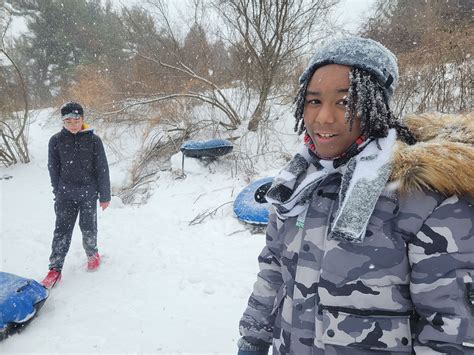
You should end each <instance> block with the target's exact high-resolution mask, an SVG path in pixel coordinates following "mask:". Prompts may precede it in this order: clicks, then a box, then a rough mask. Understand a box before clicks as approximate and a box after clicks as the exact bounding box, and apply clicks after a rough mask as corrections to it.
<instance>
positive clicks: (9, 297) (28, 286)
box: [0, 272, 48, 340]
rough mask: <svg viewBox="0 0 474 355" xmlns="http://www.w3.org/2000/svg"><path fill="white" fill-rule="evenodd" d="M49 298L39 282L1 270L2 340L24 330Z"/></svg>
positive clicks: (0, 314)
mask: <svg viewBox="0 0 474 355" xmlns="http://www.w3.org/2000/svg"><path fill="white" fill-rule="evenodd" d="M47 298H48V291H47V290H46V289H45V288H44V287H43V286H41V285H40V284H39V283H38V282H36V281H34V280H30V279H25V278H23V277H20V276H16V275H13V274H8V273H6V272H0V340H3V339H5V338H7V337H8V336H9V335H11V334H14V333H17V332H20V331H21V330H23V328H24V327H26V326H27V325H28V324H29V323H30V322H31V321H32V320H33V318H34V317H35V316H36V315H37V312H38V310H39V309H40V308H41V307H42V306H43V304H44V302H45V301H46V299H47Z"/></svg>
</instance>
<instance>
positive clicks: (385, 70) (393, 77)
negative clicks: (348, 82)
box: [299, 36, 398, 99]
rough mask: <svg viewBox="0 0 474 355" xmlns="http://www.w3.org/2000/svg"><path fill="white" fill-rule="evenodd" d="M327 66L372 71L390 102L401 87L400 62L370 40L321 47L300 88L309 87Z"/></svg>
mask: <svg viewBox="0 0 474 355" xmlns="http://www.w3.org/2000/svg"><path fill="white" fill-rule="evenodd" d="M327 64H341V65H347V66H350V67H357V68H360V69H363V70H366V71H368V72H369V73H371V74H372V75H374V77H375V78H376V79H377V81H378V83H379V85H380V86H381V87H383V89H384V93H385V95H386V96H387V99H390V97H391V96H392V94H393V91H394V90H395V87H396V86H397V83H398V66H397V58H396V57H395V55H394V54H393V53H392V52H391V51H390V50H388V49H387V48H385V47H384V46H383V45H382V44H380V43H379V42H377V41H374V40H372V39H369V38H362V37H354V36H350V37H343V38H338V39H332V40H330V41H328V42H326V43H325V44H324V45H322V46H320V47H318V49H317V50H316V53H314V55H313V57H312V58H311V60H310V62H309V65H308V66H307V67H306V69H305V70H304V72H303V74H302V75H301V76H300V80H299V81H300V84H304V83H306V82H307V81H308V80H309V79H310V78H311V76H312V75H313V73H314V72H315V70H316V69H318V68H319V67H322V66H324V65H327Z"/></svg>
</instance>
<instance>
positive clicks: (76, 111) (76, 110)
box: [61, 101, 84, 120]
mask: <svg viewBox="0 0 474 355" xmlns="http://www.w3.org/2000/svg"><path fill="white" fill-rule="evenodd" d="M61 116H62V118H63V120H65V119H66V118H76V119H77V118H81V117H82V116H84V109H83V108H82V106H81V105H80V104H78V103H77V102H72V101H71V102H67V103H65V104H64V105H63V107H61Z"/></svg>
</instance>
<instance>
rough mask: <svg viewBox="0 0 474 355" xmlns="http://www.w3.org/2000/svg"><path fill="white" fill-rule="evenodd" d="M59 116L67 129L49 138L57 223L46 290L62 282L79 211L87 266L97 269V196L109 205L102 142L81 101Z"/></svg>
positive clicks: (66, 105) (107, 178)
mask: <svg viewBox="0 0 474 355" xmlns="http://www.w3.org/2000/svg"><path fill="white" fill-rule="evenodd" d="M61 116H62V119H63V122H64V127H63V129H62V130H61V131H60V132H59V133H56V134H55V135H54V136H52V137H51V139H50V141H49V154H48V169H49V175H50V177H51V185H52V187H53V193H54V196H55V203H54V211H55V212H56V227H55V230H54V238H53V243H52V252H51V256H50V258H49V261H50V264H49V272H48V275H47V276H46V278H45V279H44V280H43V281H42V282H41V283H42V284H43V286H44V287H46V288H51V287H53V286H54V285H55V284H56V283H57V282H59V281H60V280H61V270H62V267H63V264H64V259H65V258H66V254H67V252H68V250H69V246H70V245H71V237H72V232H73V229H74V224H75V223H76V219H77V215H79V227H80V228H81V232H82V244H83V247H84V250H85V251H86V255H87V258H88V262H87V269H88V270H89V271H95V270H97V268H98V267H99V265H100V256H99V253H98V250H97V199H99V204H100V207H101V208H102V210H105V209H106V208H107V207H108V206H109V204H110V178H109V167H108V164H107V157H106V155H105V151H104V146H103V145H102V141H101V140H100V138H99V137H98V136H96V135H95V134H94V132H93V131H92V130H91V129H89V127H88V125H87V124H85V123H84V110H83V108H82V106H81V105H80V104H78V103H76V102H68V103H67V104H65V105H64V106H63V107H62V108H61Z"/></svg>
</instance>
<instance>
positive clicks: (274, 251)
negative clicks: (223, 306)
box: [239, 213, 283, 351]
mask: <svg viewBox="0 0 474 355" xmlns="http://www.w3.org/2000/svg"><path fill="white" fill-rule="evenodd" d="M276 219H277V217H276V215H275V213H271V214H270V217H269V223H268V227H267V232H266V246H265V247H264V248H263V250H262V252H261V253H260V255H259V257H258V262H259V267H260V271H259V273H258V275H257V281H256V282H255V284H254V287H253V292H252V294H251V295H250V298H249V301H248V305H247V308H246V310H245V312H244V314H243V317H242V318H241V320H240V324H239V325H240V327H239V328H240V334H241V335H242V337H243V339H244V340H245V342H243V341H241V342H240V344H248V343H250V344H253V345H254V347H253V348H252V349H249V348H243V347H242V346H240V344H239V348H240V350H247V351H248V350H253V351H266V350H268V347H269V346H270V345H271V343H272V339H273V323H274V321H275V314H273V312H272V311H273V308H274V302H275V297H276V295H277V293H278V291H279V290H280V289H281V288H282V287H283V279H282V275H281V264H280V246H279V242H278V235H277V234H278V228H277V220H276Z"/></svg>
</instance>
